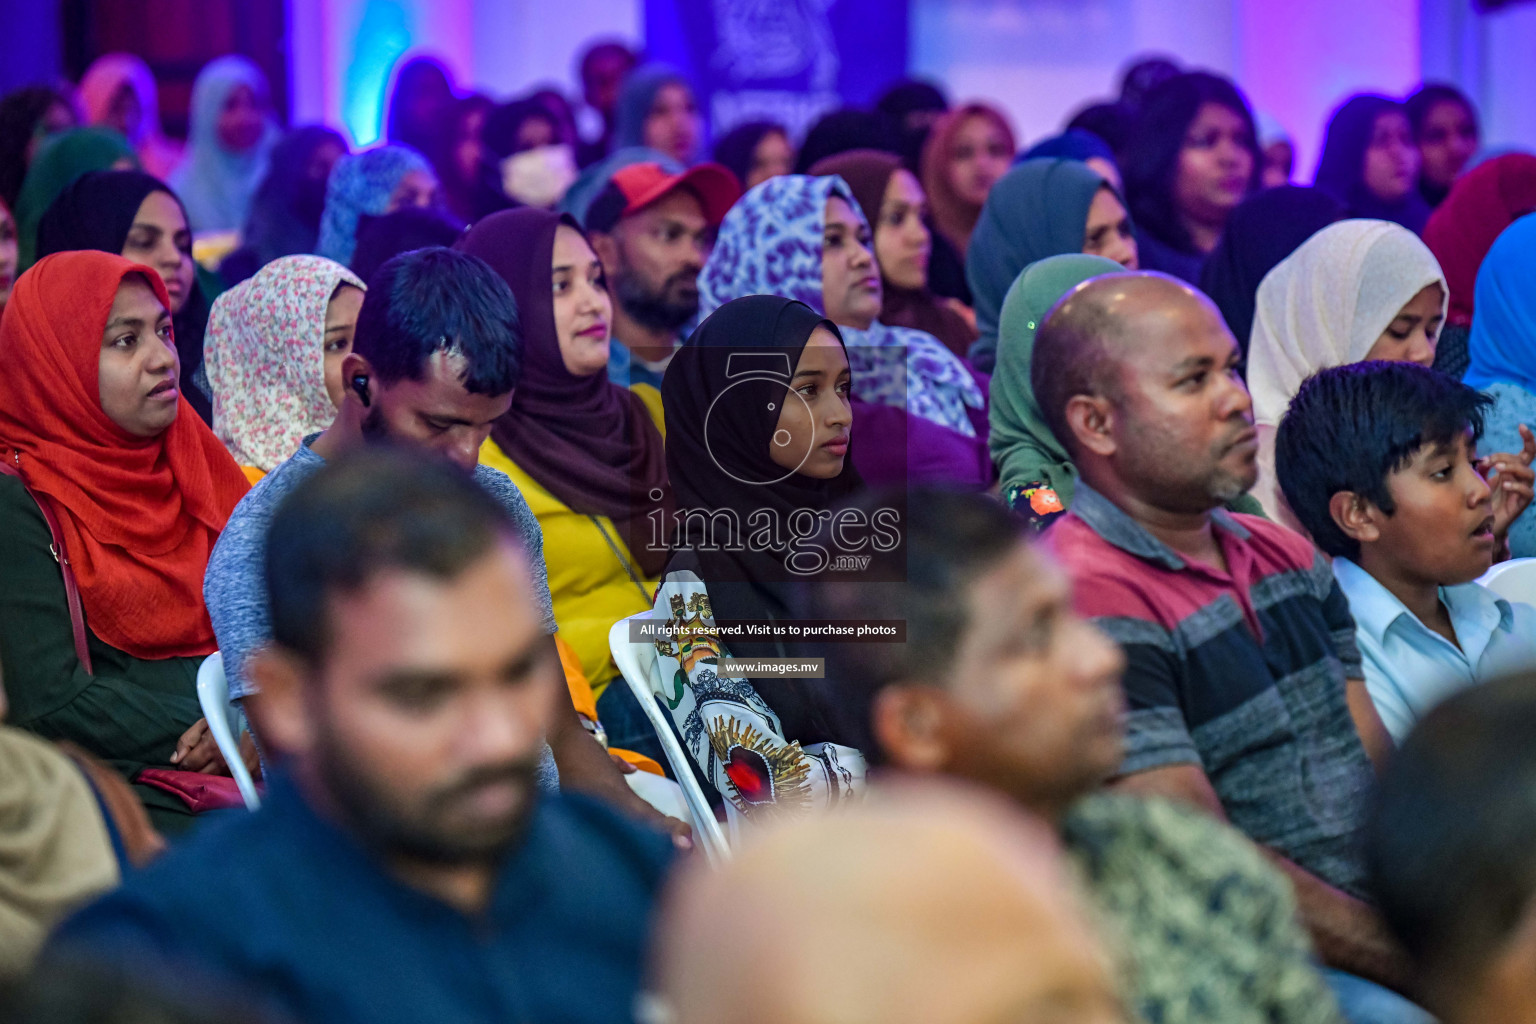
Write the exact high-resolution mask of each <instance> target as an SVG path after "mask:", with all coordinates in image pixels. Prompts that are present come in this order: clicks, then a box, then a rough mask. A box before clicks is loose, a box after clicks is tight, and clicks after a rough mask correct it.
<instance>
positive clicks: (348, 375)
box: [341, 352, 373, 394]
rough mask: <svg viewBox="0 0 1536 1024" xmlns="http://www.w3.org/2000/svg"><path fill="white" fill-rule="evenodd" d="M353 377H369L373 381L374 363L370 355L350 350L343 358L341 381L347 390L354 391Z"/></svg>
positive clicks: (370, 381)
mask: <svg viewBox="0 0 1536 1024" xmlns="http://www.w3.org/2000/svg"><path fill="white" fill-rule="evenodd" d="M353 377H367V378H368V381H369V383H370V384H371V383H372V382H373V364H372V363H370V362H369V361H368V357H367V356H364V355H359V354H358V353H356V352H348V353H347V354H346V355H345V356H343V357H342V359H341V381H342V384H343V386H344V387H345V388H346V390H347V392H348V393H349V394H350V393H351V391H352V378H353Z"/></svg>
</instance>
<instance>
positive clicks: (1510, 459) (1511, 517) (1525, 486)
mask: <svg viewBox="0 0 1536 1024" xmlns="http://www.w3.org/2000/svg"><path fill="white" fill-rule="evenodd" d="M1520 439H1521V440H1522V441H1523V442H1524V444H1523V446H1522V447H1521V449H1520V451H1519V452H1517V453H1515V454H1513V455H1511V454H1509V453H1507V452H1501V453H1499V454H1497V455H1487V456H1484V457H1483V458H1482V459H1481V460H1479V463H1478V468H1479V469H1480V470H1482V473H1483V475H1484V476H1485V477H1487V478H1488V486H1489V487H1491V488H1493V535H1494V537H1495V538H1497V539H1498V540H1499V541H1501V542H1502V541H1503V540H1504V537H1505V535H1506V534H1508V533H1509V528H1510V526H1511V525H1513V524H1514V521H1515V520H1516V519H1518V518H1519V517H1520V513H1522V512H1524V511H1525V510H1526V507H1527V506H1529V505H1530V503H1531V498H1532V497H1533V496H1536V490H1533V485H1536V470H1533V469H1532V468H1531V462H1532V460H1533V459H1536V434H1532V433H1531V428H1530V427H1528V426H1526V425H1525V424H1524V423H1522V424H1520Z"/></svg>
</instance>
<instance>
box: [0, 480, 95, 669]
mask: <svg viewBox="0 0 1536 1024" xmlns="http://www.w3.org/2000/svg"><path fill="white" fill-rule="evenodd" d="M10 456H11V458H10V459H9V460H0V473H3V474H4V475H6V476H13V477H15V478H16V479H17V480H20V481H21V486H22V487H25V488H26V491H27V494H28V495H29V496H30V497H31V498H32V500H33V501H35V502H37V510H38V511H39V512H41V513H42V514H43V522H45V523H47V524H48V534H49V536H51V537H52V538H53V543H51V544H50V545H48V550H49V551H51V552H52V553H53V560H54V561H55V562H58V563H59V571H60V572H62V573H63V574H64V600H65V602H66V603H68V605H69V625H70V628H71V629H72V630H73V631H74V634H75V657H77V658H79V659H80V665H81V667H83V668H84V669H85V674H86V675H88V676H93V675H95V674H96V671H95V669H93V668H92V667H91V649H90V646H89V645H88V644H87V643H86V641H85V638H86V633H85V610H84V609H83V608H82V607H81V606H80V585H79V584H78V583H76V582H75V570H74V568H73V567H72V566H71V565H70V564H69V553H68V552H67V551H65V550H64V533H63V531H62V530H60V529H59V520H58V517H57V516H55V515H54V514H53V506H51V505H50V504H48V501H47V499H46V498H43V497H40V496H39V495H38V494H37V493H36V492H35V491H33V490H32V488H30V487H27V480H26V477H24V476H22V475H21V453H20V452H18V451H12V452H10Z"/></svg>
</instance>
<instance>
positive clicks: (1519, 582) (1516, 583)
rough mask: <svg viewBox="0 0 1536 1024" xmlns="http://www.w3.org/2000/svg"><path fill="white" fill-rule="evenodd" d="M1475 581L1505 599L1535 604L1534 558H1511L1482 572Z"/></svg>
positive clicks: (1535, 571)
mask: <svg viewBox="0 0 1536 1024" xmlns="http://www.w3.org/2000/svg"><path fill="white" fill-rule="evenodd" d="M1477 582H1479V583H1481V584H1482V585H1483V586H1485V587H1487V588H1488V589H1489V590H1491V591H1493V592H1494V593H1495V594H1497V595H1499V596H1500V597H1502V598H1503V599H1504V600H1506V601H1518V602H1521V603H1523V604H1529V605H1536V558H1511V559H1510V560H1509V561H1507V562H1500V563H1499V564H1498V565H1496V566H1494V567H1493V568H1492V569H1489V570H1488V571H1487V572H1485V573H1483V575H1482V578H1480V579H1479V580H1478V581H1477Z"/></svg>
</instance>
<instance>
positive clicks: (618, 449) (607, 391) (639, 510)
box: [458, 207, 671, 576]
mask: <svg viewBox="0 0 1536 1024" xmlns="http://www.w3.org/2000/svg"><path fill="white" fill-rule="evenodd" d="M561 224H565V225H567V226H568V227H571V228H575V229H576V230H577V231H580V230H581V229H580V228H579V227H578V226H577V225H576V222H575V221H574V220H572V219H571V217H570V216H569V215H561V214H558V213H553V212H550V211H547V210H539V209H534V208H532V207H524V208H522V209H518V210H504V211H502V212H500V213H493V214H491V215H490V216H489V217H486V218H485V219H484V220H482V221H480V222H479V223H478V224H476V225H475V226H474V227H473V228H471V229H470V230H469V232H468V233H467V234H466V235H465V236H464V237H463V238H462V239H460V241H459V243H458V248H459V249H461V250H463V251H464V252H467V253H469V254H470V255H472V256H478V257H480V258H481V259H483V260H485V261H486V262H487V263H489V264H490V265H491V267H492V268H493V269H494V270H495V271H496V272H497V273H498V274H500V275H501V276H502V278H504V279H505V280H506V282H507V284H508V285H510V286H511V288H512V294H513V296H514V297H516V299H517V315H518V320H519V322H520V325H521V328H522V335H523V373H522V379H521V380H519V381H518V385H517V389H516V390H515V391H514V392H513V393H512V408H511V409H509V410H508V411H507V413H506V415H504V416H502V417H501V419H499V420H497V421H496V423H495V425H494V426H493V427H492V428H491V437H492V438H493V439H494V440H495V442H496V444H497V445H498V446H500V448H501V450H502V451H503V452H505V453H506V454H507V457H508V458H510V459H511V460H512V461H513V462H515V463H517V465H518V466H520V467H521V468H522V469H523V470H524V471H525V472H526V473H527V474H528V475H529V476H531V477H533V478H534V479H535V480H537V481H538V482H539V483H540V484H541V485H543V486H544V487H545V488H547V489H548V490H549V492H550V493H551V494H553V495H554V496H555V497H556V498H559V499H560V500H561V501H562V502H564V503H565V504H566V505H567V506H568V507H569V508H570V509H571V510H572V511H573V512H578V513H581V514H583V515H593V516H607V517H608V518H609V519H612V520H613V523H614V526H615V527H617V528H618V531H619V534H620V536H622V537H623V538H624V540H625V543H626V544H628V545H629V553H630V556H631V557H632V558H634V560H635V562H636V563H637V564H638V565H639V566H640V568H641V570H642V571H643V572H644V573H645V574H646V575H647V576H653V575H655V574H656V573H657V572H659V571H660V569H661V568H662V566H663V565H665V564H666V560H667V557H668V552H666V551H653V550H651V549H650V545H648V544H647V543H646V542H645V536H646V534H645V531H646V527H647V516H648V515H649V514H650V513H651V512H653V511H655V510H657V509H665V508H670V502H671V488H670V486H669V485H668V483H667V460H666V450H665V448H664V447H663V445H662V440H661V432H660V431H658V430H657V429H656V425H655V424H654V423H652V422H651V417H650V414H649V413H648V412H647V411H646V407H645V403H644V402H643V401H641V399H640V397H639V396H638V395H636V394H635V393H634V392H633V391H630V390H629V389H628V388H622V387H619V386H618V385H617V384H613V383H610V382H609V380H608V374H607V373H606V372H605V371H602V370H599V371H598V372H597V373H594V374H591V375H590V376H586V377H577V376H574V375H573V374H572V373H571V372H570V371H569V370H567V369H566V368H565V361H564V360H563V359H562V358H561V356H560V338H559V335H558V334H557V333H556V327H555V307H554V293H553V291H552V287H551V284H550V265H551V261H552V259H553V256H554V249H555V230H556V229H557V228H558V227H559V226H560V225H561Z"/></svg>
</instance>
